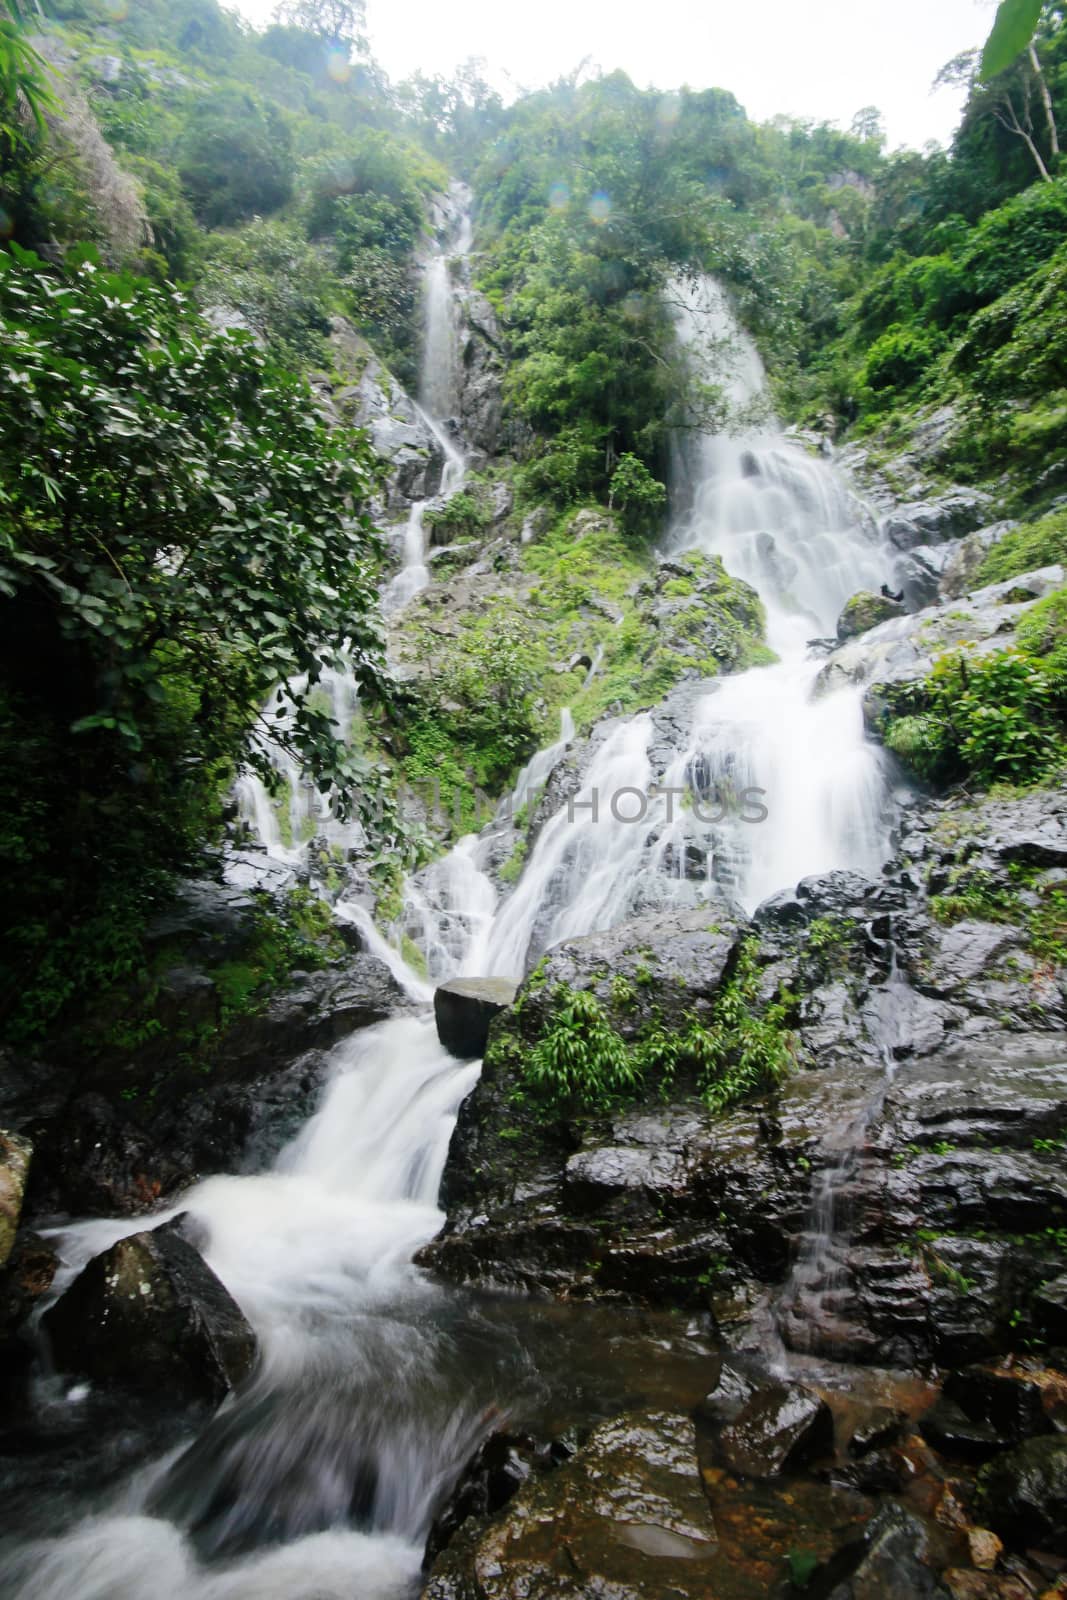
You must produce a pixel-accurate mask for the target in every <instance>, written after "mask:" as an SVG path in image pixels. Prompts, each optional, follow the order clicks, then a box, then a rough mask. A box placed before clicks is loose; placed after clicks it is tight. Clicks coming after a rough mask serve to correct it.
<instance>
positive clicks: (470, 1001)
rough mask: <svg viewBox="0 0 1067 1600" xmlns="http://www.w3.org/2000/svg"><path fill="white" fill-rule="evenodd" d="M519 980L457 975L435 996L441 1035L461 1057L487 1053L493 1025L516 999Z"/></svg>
mask: <svg viewBox="0 0 1067 1600" xmlns="http://www.w3.org/2000/svg"><path fill="white" fill-rule="evenodd" d="M517 988H518V984H517V983H513V982H512V981H511V979H509V978H455V979H453V980H452V982H451V983H443V984H441V985H440V987H439V988H438V989H437V991H436V992H435V994H434V997H433V1009H434V1018H435V1020H436V1022H437V1037H438V1038H439V1039H440V1041H441V1043H442V1044H443V1045H444V1047H445V1049H446V1050H448V1051H450V1052H451V1054H452V1055H454V1056H459V1057H460V1059H461V1060H473V1058H474V1057H475V1056H482V1055H484V1054H485V1047H486V1044H487V1042H488V1039H489V1025H490V1023H491V1022H492V1020H493V1018H494V1017H497V1016H499V1015H500V1013H501V1011H504V1010H506V1009H507V1007H508V1006H510V1005H511V1004H512V1003H513V1002H514V999H515V992H516V990H517Z"/></svg>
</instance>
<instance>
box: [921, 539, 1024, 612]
mask: <svg viewBox="0 0 1067 1600" xmlns="http://www.w3.org/2000/svg"><path fill="white" fill-rule="evenodd" d="M1015 526H1016V524H1015V523H1014V522H994V523H992V524H991V525H990V526H989V527H988V528H977V529H976V530H975V532H974V533H969V534H968V535H967V537H966V538H965V539H961V540H960V541H959V543H958V544H956V545H954V546H953V548H952V549H951V551H950V552H949V553H948V556H947V559H946V561H945V564H944V567H943V568H942V571H941V576H940V581H939V585H938V588H939V592H940V594H941V598H942V599H943V600H958V599H959V598H960V596H961V595H965V594H968V593H969V592H970V591H971V590H972V589H973V588H974V583H975V579H976V577H977V575H978V569H979V568H980V567H981V565H982V562H983V561H984V560H985V557H986V553H987V551H988V550H989V549H990V547H991V546H992V545H994V544H996V542H997V540H998V539H1001V538H1003V536H1004V535H1005V534H1006V533H1010V532H1011V530H1012V528H1014V527H1015Z"/></svg>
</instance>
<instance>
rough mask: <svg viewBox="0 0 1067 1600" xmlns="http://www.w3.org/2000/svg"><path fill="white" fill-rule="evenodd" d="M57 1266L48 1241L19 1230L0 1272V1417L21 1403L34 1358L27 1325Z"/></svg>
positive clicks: (55, 1256)
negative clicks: (6, 1261)
mask: <svg viewBox="0 0 1067 1600" xmlns="http://www.w3.org/2000/svg"><path fill="white" fill-rule="evenodd" d="M58 1266H59V1257H58V1256H57V1254H56V1250H55V1246H54V1245H53V1244H52V1243H51V1242H50V1240H48V1239H43V1238H41V1237H40V1235H39V1234H36V1233H31V1232H30V1231H29V1230H28V1229H26V1228H23V1230H22V1232H21V1233H20V1235H19V1238H18V1240H17V1241H16V1244H15V1248H14V1250H13V1251H12V1252H11V1255H10V1256H9V1258H8V1263H7V1266H6V1267H2V1268H0V1414H3V1413H4V1412H5V1411H7V1410H8V1409H10V1410H12V1411H13V1410H15V1409H16V1408H17V1407H19V1406H20V1405H22V1404H23V1403H24V1402H25V1398H26V1396H25V1392H24V1390H22V1387H21V1386H22V1384H23V1381H24V1379H25V1376H26V1375H27V1374H28V1372H29V1371H30V1369H31V1367H32V1365H33V1361H34V1354H35V1352H34V1344H33V1339H32V1335H31V1332H30V1329H29V1328H28V1327H27V1323H28V1319H29V1317H30V1316H31V1314H32V1312H33V1311H34V1309H35V1307H36V1306H37V1303H38V1301H39V1300H40V1299H41V1297H42V1296H43V1295H45V1294H47V1292H48V1290H49V1288H50V1287H51V1284H52V1279H53V1278H54V1277H55V1274H56V1271H57V1268H58ZM5 1391H6V1392H5Z"/></svg>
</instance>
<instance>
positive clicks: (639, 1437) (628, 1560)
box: [423, 1412, 741, 1600]
mask: <svg viewBox="0 0 1067 1600" xmlns="http://www.w3.org/2000/svg"><path fill="white" fill-rule="evenodd" d="M721 1570H722V1564H721V1563H720V1559H719V1544H718V1540H717V1538H716V1532H715V1527H714V1524H713V1522H712V1518H711V1513H710V1511H709V1508H708V1504H707V1500H706V1499H705V1496H704V1493H703V1490H702V1487H701V1480H700V1473H699V1470H698V1465H697V1454H696V1440H695V1436H694V1430H693V1424H692V1422H690V1420H689V1418H688V1417H685V1416H682V1415H678V1414H675V1413H666V1412H637V1413H628V1414H626V1415H624V1416H621V1417H617V1418H614V1419H613V1420H612V1421H610V1422H605V1423H602V1424H601V1425H600V1427H598V1428H597V1429H596V1430H595V1431H594V1433H593V1434H592V1436H591V1437H590V1439H589V1440H588V1442H587V1443H586V1444H585V1445H584V1446H583V1447H582V1449H580V1450H579V1451H578V1452H577V1454H576V1455H574V1456H573V1457H572V1458H571V1459H570V1460H569V1461H567V1462H565V1463H564V1464H563V1465H561V1466H560V1467H558V1469H557V1470H556V1471H554V1472H548V1473H541V1474H536V1475H534V1476H532V1477H530V1478H529V1479H528V1480H527V1481H526V1482H525V1483H523V1484H522V1486H521V1487H520V1488H519V1489H518V1491H517V1493H515V1494H514V1495H513V1497H512V1498H511V1500H510V1503H509V1504H508V1505H507V1506H506V1508H505V1510H504V1512H503V1514H502V1515H499V1516H497V1517H496V1518H495V1519H494V1520H492V1521H489V1522H488V1523H487V1522H485V1521H483V1520H480V1519H477V1518H473V1519H471V1520H470V1521H468V1522H467V1523H465V1524H464V1526H463V1527H462V1528H461V1529H460V1531H459V1533H458V1534H457V1535H456V1536H455V1537H454V1538H453V1540H452V1541H451V1543H450V1544H449V1545H448V1548H447V1549H446V1550H445V1551H444V1552H443V1554H442V1555H440V1556H439V1557H438V1558H437V1560H436V1562H435V1563H434V1566H433V1569H432V1571H431V1573H430V1576H429V1580H428V1582H427V1585H426V1588H425V1590H424V1596H423V1600H532V1597H534V1596H539V1597H543V1600H549V1597H551V1600H588V1597H591V1596H594V1595H598V1596H603V1597H604V1600H608V1597H614V1600H623V1597H625V1600H664V1597H665V1596H668V1595H676V1594H692V1595H711V1594H717V1593H723V1592H726V1593H729V1592H731V1591H730V1590H723V1589H720V1588H719V1586H718V1582H717V1579H718V1577H719V1574H720V1572H721ZM736 1592H738V1593H740V1592H741V1591H736Z"/></svg>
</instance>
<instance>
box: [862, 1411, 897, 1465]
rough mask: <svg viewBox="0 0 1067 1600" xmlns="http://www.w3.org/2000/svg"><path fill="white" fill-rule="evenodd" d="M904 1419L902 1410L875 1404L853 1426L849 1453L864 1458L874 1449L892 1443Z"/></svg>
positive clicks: (879, 1448)
mask: <svg viewBox="0 0 1067 1600" xmlns="http://www.w3.org/2000/svg"><path fill="white" fill-rule="evenodd" d="M904 1421H905V1417H904V1413H903V1412H902V1411H895V1410H893V1408H892V1407H890V1406H875V1407H874V1409H873V1410H872V1411H870V1412H869V1413H868V1414H867V1415H866V1416H865V1417H863V1418H862V1419H861V1420H860V1422H859V1423H857V1425H856V1427H855V1428H853V1430H852V1437H851V1438H850V1439H849V1442H848V1452H849V1455H851V1456H856V1457H857V1458H859V1459H861V1460H862V1458H863V1457H864V1456H868V1455H870V1454H871V1452H872V1451H874V1450H881V1449H882V1448H883V1447H884V1446H885V1445H887V1444H892V1442H893V1440H894V1439H896V1437H897V1436H898V1435H899V1433H900V1430H901V1428H902V1427H903V1426H904Z"/></svg>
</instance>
